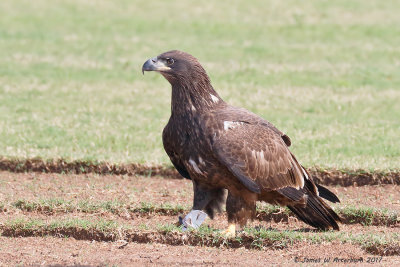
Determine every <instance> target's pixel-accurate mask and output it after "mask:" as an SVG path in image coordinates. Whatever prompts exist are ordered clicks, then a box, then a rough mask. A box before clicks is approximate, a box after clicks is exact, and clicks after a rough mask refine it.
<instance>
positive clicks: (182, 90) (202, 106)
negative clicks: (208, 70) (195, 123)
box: [171, 75, 224, 116]
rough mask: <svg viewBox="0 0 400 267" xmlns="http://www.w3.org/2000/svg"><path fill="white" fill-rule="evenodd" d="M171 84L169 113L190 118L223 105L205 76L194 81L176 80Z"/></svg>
mask: <svg viewBox="0 0 400 267" xmlns="http://www.w3.org/2000/svg"><path fill="white" fill-rule="evenodd" d="M171 84H172V101H171V113H172V116H174V115H185V116H190V115H194V114H197V113H199V112H206V111H209V110H212V109H215V108H216V107H217V106H218V105H221V104H223V103H224V101H223V100H222V99H221V97H220V96H219V95H218V93H217V92H216V91H215V90H214V88H213V87H212V85H211V83H210V80H209V78H208V76H207V75H205V76H202V77H200V78H199V77H197V78H196V79H187V80H177V81H175V82H174V83H171Z"/></svg>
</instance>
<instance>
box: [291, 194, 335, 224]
mask: <svg viewBox="0 0 400 267" xmlns="http://www.w3.org/2000/svg"><path fill="white" fill-rule="evenodd" d="M288 208H289V209H290V210H291V211H292V212H293V213H294V214H296V215H297V216H298V217H299V218H300V219H301V220H302V221H304V222H305V223H307V224H309V225H311V226H313V227H315V228H318V229H322V230H328V229H330V228H333V229H334V230H339V225H338V224H337V223H338V222H341V220H340V217H339V216H338V215H337V214H336V213H335V212H334V211H333V210H332V209H331V208H330V207H329V206H328V205H327V204H325V203H324V202H323V200H322V199H320V198H319V197H318V196H315V195H311V194H310V195H309V196H308V199H307V205H306V206H305V207H303V206H300V205H295V206H288Z"/></svg>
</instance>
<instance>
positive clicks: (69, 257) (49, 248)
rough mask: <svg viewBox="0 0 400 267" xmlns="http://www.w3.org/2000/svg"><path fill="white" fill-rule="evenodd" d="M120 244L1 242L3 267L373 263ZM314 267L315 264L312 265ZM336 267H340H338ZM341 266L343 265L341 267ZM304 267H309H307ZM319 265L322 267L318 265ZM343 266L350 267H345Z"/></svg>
mask: <svg viewBox="0 0 400 267" xmlns="http://www.w3.org/2000/svg"><path fill="white" fill-rule="evenodd" d="M123 245H124V243H121V242H93V241H79V240H75V239H74V238H63V239H60V238H54V237H44V238H38V237H28V238H9V237H0V258H1V259H2V260H1V265H2V266H11V265H17V264H19V265H49V264H60V265H78V264H80V265H91V266H107V265H108V266H110V265H119V266H132V265H136V266H138V265H140V266H150V265H152V266H153V265H158V266H159V265H162V266H187V265H190V266H210V265H212V266H232V265H235V266H245V265H246V266H268V265H269V266H271V265H293V264H295V263H296V262H295V261H296V260H297V261H298V263H297V264H298V265H299V266H300V264H302V263H301V262H300V261H305V260H309V261H310V260H312V259H315V260H318V259H321V261H323V260H324V258H331V261H332V262H333V260H334V258H335V257H337V258H338V259H359V258H361V257H362V258H363V261H364V263H365V262H366V261H367V258H368V257H371V256H370V255H369V254H367V253H366V252H365V251H363V250H361V249H360V248H359V247H357V246H354V245H351V244H339V243H326V244H315V245H309V246H302V245H301V244H298V245H295V246H293V247H291V248H288V249H283V250H274V249H265V250H249V249H245V248H240V249H226V248H210V247H199V246H196V247H195V246H187V245H186V246H168V245H165V244H157V243H153V244H138V243H128V244H126V245H125V246H123ZM398 262H399V258H398V257H395V256H386V257H383V258H382V260H381V264H383V265H386V266H389V265H391V266H395V265H396V263H398ZM309 264H310V263H309ZM336 264H337V263H335V265H336ZM339 264H340V263H339ZM303 265H304V263H303ZM315 265H321V263H316V264H315ZM342 265H343V266H345V265H347V266H348V264H345V263H342Z"/></svg>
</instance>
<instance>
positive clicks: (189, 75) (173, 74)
mask: <svg viewBox="0 0 400 267" xmlns="http://www.w3.org/2000/svg"><path fill="white" fill-rule="evenodd" d="M145 71H157V72H159V73H161V74H162V75H163V76H164V77H165V78H166V79H167V80H168V81H169V82H170V83H171V84H174V83H176V82H179V81H182V82H183V81H188V80H193V79H198V78H199V77H202V76H203V77H207V79H208V76H207V74H206V72H205V70H204V69H203V67H202V66H201V65H200V63H199V61H198V60H197V59H196V58H195V57H194V56H192V55H190V54H188V53H185V52H182V51H178V50H172V51H168V52H165V53H162V54H161V55H159V56H157V57H153V58H150V59H149V60H147V61H146V62H145V63H144V64H143V67H142V72H143V73H144V72H145Z"/></svg>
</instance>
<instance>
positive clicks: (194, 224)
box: [179, 210, 207, 231]
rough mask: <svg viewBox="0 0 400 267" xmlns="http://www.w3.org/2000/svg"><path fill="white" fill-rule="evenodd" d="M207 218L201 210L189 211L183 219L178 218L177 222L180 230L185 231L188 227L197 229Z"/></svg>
mask: <svg viewBox="0 0 400 267" xmlns="http://www.w3.org/2000/svg"><path fill="white" fill-rule="evenodd" d="M206 218H207V213H205V212H204V211H201V210H191V211H190V212H189V213H188V214H187V215H186V216H185V218H183V219H182V218H181V217H179V222H180V223H181V225H182V230H183V231H186V230H187V229H188V228H189V227H191V228H194V229H197V228H199V227H200V225H201V224H202V223H203V222H204V220H205V219H206Z"/></svg>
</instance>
